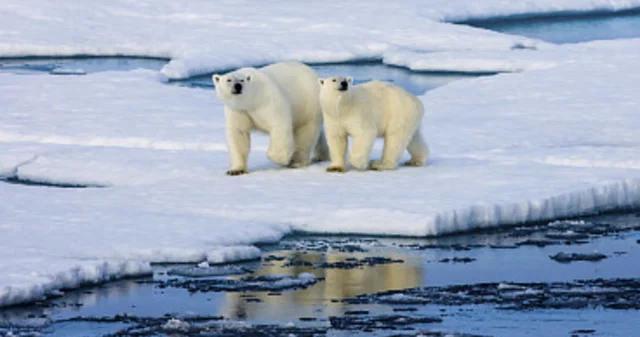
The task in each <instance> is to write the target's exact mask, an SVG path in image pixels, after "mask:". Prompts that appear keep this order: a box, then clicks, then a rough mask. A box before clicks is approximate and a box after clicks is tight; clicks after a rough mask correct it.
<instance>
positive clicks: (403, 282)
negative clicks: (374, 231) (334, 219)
mask: <svg viewBox="0 0 640 337" xmlns="http://www.w3.org/2000/svg"><path fill="white" fill-rule="evenodd" d="M272 255H275V256H278V257H284V258H286V260H292V259H293V260H298V261H306V262H311V263H313V264H315V265H317V264H321V263H335V262H341V261H345V260H347V259H348V258H357V259H361V258H364V257H367V256H371V254H363V253H354V254H346V253H321V252H304V253H301V252H286V251H279V252H275V253H273V254H272ZM384 257H387V258H391V259H394V260H396V259H397V260H403V261H405V263H390V264H381V265H375V266H372V267H369V266H364V267H362V268H354V269H341V268H325V269H320V268H314V267H311V266H291V267H285V266H283V264H284V262H285V261H276V262H275V263H271V264H268V265H265V266H263V268H262V269H260V270H259V271H258V272H256V273H255V274H254V276H259V275H268V274H282V275H287V276H295V275H298V274H300V273H312V274H314V275H315V276H316V277H318V278H324V279H325V281H324V282H319V283H317V284H316V285H314V286H312V287H310V288H307V289H303V290H298V291H286V292H282V293H281V294H280V295H278V296H274V295H273V294H269V293H267V292H246V293H227V294H226V296H225V299H226V305H225V306H224V309H223V310H224V311H223V312H221V314H222V315H224V316H225V317H231V318H251V319H275V318H280V317H282V316H283V313H285V312H290V313H292V314H293V313H294V312H298V315H299V316H301V315H309V316H317V315H318V314H321V315H322V316H325V315H337V314H341V313H343V312H344V311H345V310H347V308H346V307H345V306H344V304H342V303H336V302H332V301H331V300H336V299H344V298H349V297H353V296H356V295H359V294H365V293H372V292H379V291H385V290H391V289H404V288H413V287H419V286H421V285H422V284H424V283H423V282H424V273H425V272H424V269H423V268H424V265H423V264H422V263H421V262H420V261H419V259H417V256H415V255H408V254H401V253H391V254H389V253H387V254H384ZM247 298H257V299H259V300H260V302H258V303H256V304H254V303H249V304H250V305H248V302H247ZM314 306H315V307H314ZM301 308H307V309H310V308H314V309H319V310H307V311H306V312H304V311H303V312H300V310H301ZM302 310H304V309H302ZM294 316H295V315H294Z"/></svg>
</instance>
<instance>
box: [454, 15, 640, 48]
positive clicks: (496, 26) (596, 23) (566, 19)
mask: <svg viewBox="0 0 640 337" xmlns="http://www.w3.org/2000/svg"><path fill="white" fill-rule="evenodd" d="M462 23H464V24H468V25H471V26H474V27H479V28H485V29H490V30H495V31H498V32H501V33H507V34H514V35H522V36H526V37H530V38H535V39H540V40H544V41H547V42H552V43H559V44H563V43H577V42H586V41H593V40H612V39H625V38H638V37H640V12H639V11H631V12H625V13H619V14H608V15H604V14H603V15H576V16H555V17H554V16H551V17H539V18H538V17H535V18H513V19H509V18H505V19H495V20H482V21H469V22H462Z"/></svg>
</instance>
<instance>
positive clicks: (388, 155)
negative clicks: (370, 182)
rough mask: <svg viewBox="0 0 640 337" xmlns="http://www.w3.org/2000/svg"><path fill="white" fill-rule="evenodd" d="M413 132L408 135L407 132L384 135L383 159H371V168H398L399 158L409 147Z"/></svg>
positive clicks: (382, 169) (379, 169)
mask: <svg viewBox="0 0 640 337" xmlns="http://www.w3.org/2000/svg"><path fill="white" fill-rule="evenodd" d="M412 135H413V133H409V135H408V136H407V135H406V132H404V130H402V131H401V132H395V133H387V134H386V135H385V137H384V148H383V150H382V159H381V160H374V161H371V164H370V165H371V169H372V170H377V171H384V170H395V169H397V168H398V160H400V157H402V153H404V150H405V149H406V148H407V145H408V144H409V141H411V138H412V137H413V136H412Z"/></svg>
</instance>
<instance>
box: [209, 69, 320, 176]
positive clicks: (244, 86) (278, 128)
mask: <svg viewBox="0 0 640 337" xmlns="http://www.w3.org/2000/svg"><path fill="white" fill-rule="evenodd" d="M213 82H214V84H215V86H216V95H217V96H218V97H219V98H220V99H221V100H222V101H223V102H224V113H225V118H226V137H227V146H228V147H229V154H230V156H231V168H230V169H229V171H227V174H228V175H240V174H244V173H247V158H248V156H249V150H250V148H251V141H250V133H251V131H253V130H257V131H261V132H265V133H267V134H269V148H268V150H267V156H268V157H269V159H270V160H271V161H273V162H274V163H276V164H278V165H281V166H289V167H303V166H307V165H309V163H310V161H311V152H312V150H314V147H315V157H314V158H313V161H323V160H327V159H328V157H329V154H328V150H327V145H326V141H325V140H324V135H323V134H322V110H321V107H320V102H319V95H320V86H319V85H318V75H317V74H316V72H315V71H314V70H313V69H311V68H310V67H309V66H306V65H304V64H302V63H298V62H283V63H275V64H272V65H269V66H266V67H263V68H259V69H256V68H241V69H238V70H236V71H233V72H230V73H227V74H225V75H218V74H214V75H213Z"/></svg>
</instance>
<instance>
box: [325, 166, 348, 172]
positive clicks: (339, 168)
mask: <svg viewBox="0 0 640 337" xmlns="http://www.w3.org/2000/svg"><path fill="white" fill-rule="evenodd" d="M327 172H333V173H345V172H347V170H345V168H344V166H329V167H327Z"/></svg>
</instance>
